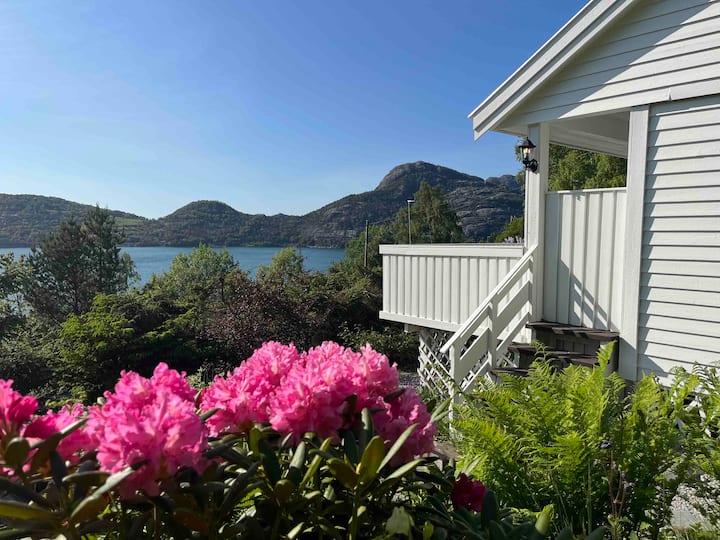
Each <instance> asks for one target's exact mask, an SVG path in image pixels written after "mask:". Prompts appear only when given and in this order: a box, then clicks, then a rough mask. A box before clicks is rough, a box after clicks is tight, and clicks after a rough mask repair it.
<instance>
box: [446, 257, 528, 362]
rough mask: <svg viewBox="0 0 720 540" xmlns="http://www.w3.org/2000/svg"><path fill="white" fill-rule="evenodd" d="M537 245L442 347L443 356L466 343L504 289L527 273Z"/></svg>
mask: <svg viewBox="0 0 720 540" xmlns="http://www.w3.org/2000/svg"><path fill="white" fill-rule="evenodd" d="M536 248H537V245H534V246H532V247H531V248H530V249H529V250H528V251H527V252H526V253H525V255H523V256H522V257H521V258H520V260H518V262H517V263H515V266H514V267H513V269H512V270H510V272H508V274H507V275H506V276H505V277H504V278H503V279H502V280H501V281H500V282H499V283H498V284H497V285H496V286H495V288H494V289H493V290H492V291H491V292H490V294H488V295H487V297H486V298H485V300H483V301H482V303H481V304H480V305H479V306H478V307H477V309H476V310H475V311H474V312H473V313H472V315H470V317H469V318H468V319H467V320H466V321H465V322H464V323H463V325H462V326H461V327H460V328H458V329H457V331H456V332H455V333H454V334H453V335H452V337H451V338H450V339H449V340H448V341H447V342H446V343H445V345H443V346H442V348H441V349H440V353H441V354H447V353H448V351H449V350H450V349H451V348H452V347H453V346H454V345H455V342H456V341H460V340H462V341H466V340H467V338H468V334H469V333H472V332H474V331H475V329H476V328H477V326H478V324H479V323H480V321H481V320H482V319H483V318H484V317H485V312H486V311H487V310H488V309H489V307H490V305H491V304H492V302H493V301H495V299H496V297H497V296H498V295H499V294H500V293H501V292H503V291H504V289H505V288H506V287H507V286H508V285H510V284H512V283H513V282H514V281H515V280H516V279H517V277H518V276H519V275H520V274H521V273H522V272H524V271H525V267H526V266H527V265H528V264H529V262H530V260H531V258H532V256H533V254H534V253H535V249H536Z"/></svg>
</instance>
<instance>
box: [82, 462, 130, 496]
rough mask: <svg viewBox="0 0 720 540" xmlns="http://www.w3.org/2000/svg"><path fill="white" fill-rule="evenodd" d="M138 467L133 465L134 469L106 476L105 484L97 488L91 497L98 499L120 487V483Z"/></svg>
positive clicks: (126, 469) (128, 468)
mask: <svg viewBox="0 0 720 540" xmlns="http://www.w3.org/2000/svg"><path fill="white" fill-rule="evenodd" d="M137 468H138V466H137V465H135V466H134V467H127V468H125V469H123V470H122V471H118V472H116V473H115V474H112V475H110V476H108V478H107V480H105V483H104V484H103V485H102V486H100V487H99V488H97V489H96V490H95V491H94V492H93V494H92V496H93V497H99V496H101V495H104V494H105V493H107V492H108V491H112V490H113V489H115V488H116V487H117V486H119V485H120V483H121V482H122V481H123V480H125V479H126V478H127V477H128V476H130V475H131V474H133V473H134V472H135V471H136V470H137Z"/></svg>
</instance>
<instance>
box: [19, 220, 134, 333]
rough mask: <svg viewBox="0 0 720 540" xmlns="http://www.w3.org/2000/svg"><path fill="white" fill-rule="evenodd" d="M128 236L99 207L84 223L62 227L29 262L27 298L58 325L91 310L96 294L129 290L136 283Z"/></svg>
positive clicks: (68, 222) (31, 255) (43, 244)
mask: <svg viewBox="0 0 720 540" xmlns="http://www.w3.org/2000/svg"><path fill="white" fill-rule="evenodd" d="M122 241H123V235H122V233H121V232H120V231H119V230H118V228H117V226H116V225H115V221H114V218H113V217H112V216H111V215H110V213H109V212H108V211H107V210H103V209H101V208H99V207H96V208H95V209H94V210H92V211H91V212H90V213H89V214H88V216H87V217H86V218H85V220H84V222H83V223H80V222H78V221H77V220H76V219H74V218H70V219H68V220H65V221H63V222H62V223H61V224H60V226H59V227H58V229H57V230H56V231H55V232H53V233H51V234H49V235H47V236H46V237H45V239H44V240H43V242H42V244H41V245H40V247H38V248H33V249H32V251H31V253H30V255H29V257H28V261H29V265H30V279H29V281H28V285H27V287H26V290H25V295H26V297H27V299H28V302H29V303H30V305H31V306H32V307H33V309H34V310H35V311H36V312H37V313H38V314H39V315H41V316H45V317H48V318H49V319H51V320H54V321H56V322H58V323H59V322H62V321H64V320H65V319H66V318H67V316H68V315H69V314H71V313H72V314H75V315H80V314H82V313H84V312H86V311H87V310H89V309H90V306H91V305H92V302H93V298H95V295H96V294H99V293H104V294H113V293H117V292H122V291H125V290H127V288H128V286H129V285H130V283H132V282H133V281H134V280H135V279H137V274H136V273H135V270H134V264H133V262H132V259H131V258H130V256H129V255H128V254H122V253H120V244H121V243H122Z"/></svg>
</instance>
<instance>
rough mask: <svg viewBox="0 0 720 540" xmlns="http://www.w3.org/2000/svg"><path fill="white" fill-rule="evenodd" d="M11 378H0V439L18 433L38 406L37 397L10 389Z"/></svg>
mask: <svg viewBox="0 0 720 540" xmlns="http://www.w3.org/2000/svg"><path fill="white" fill-rule="evenodd" d="M12 383H13V382H12V379H10V380H3V379H0V439H3V438H5V437H6V436H7V435H11V436H14V435H18V434H19V433H20V428H21V426H22V425H23V424H24V423H25V422H27V421H28V420H30V417H31V416H32V415H33V414H35V411H37V408H38V402H37V399H35V398H34V397H32V396H23V395H22V394H20V392H16V391H15V390H13V389H12Z"/></svg>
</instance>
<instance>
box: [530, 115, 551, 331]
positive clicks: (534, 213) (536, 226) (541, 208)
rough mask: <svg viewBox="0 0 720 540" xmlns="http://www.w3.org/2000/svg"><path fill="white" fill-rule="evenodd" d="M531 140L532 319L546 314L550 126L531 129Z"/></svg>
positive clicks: (540, 125)
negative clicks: (535, 164)
mask: <svg viewBox="0 0 720 540" xmlns="http://www.w3.org/2000/svg"><path fill="white" fill-rule="evenodd" d="M528 138H529V139H530V140H531V141H532V142H533V143H534V144H535V146H536V149H535V158H536V159H537V162H538V168H537V171H536V172H532V171H531V170H529V169H528V170H526V171H525V247H526V249H530V248H532V247H533V246H536V248H535V254H534V256H533V260H532V288H531V293H530V320H531V321H538V320H540V319H542V315H543V268H544V264H545V263H544V260H545V194H546V193H547V186H548V171H549V164H550V126H549V125H548V124H547V123H542V124H532V125H530V126H528Z"/></svg>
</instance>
